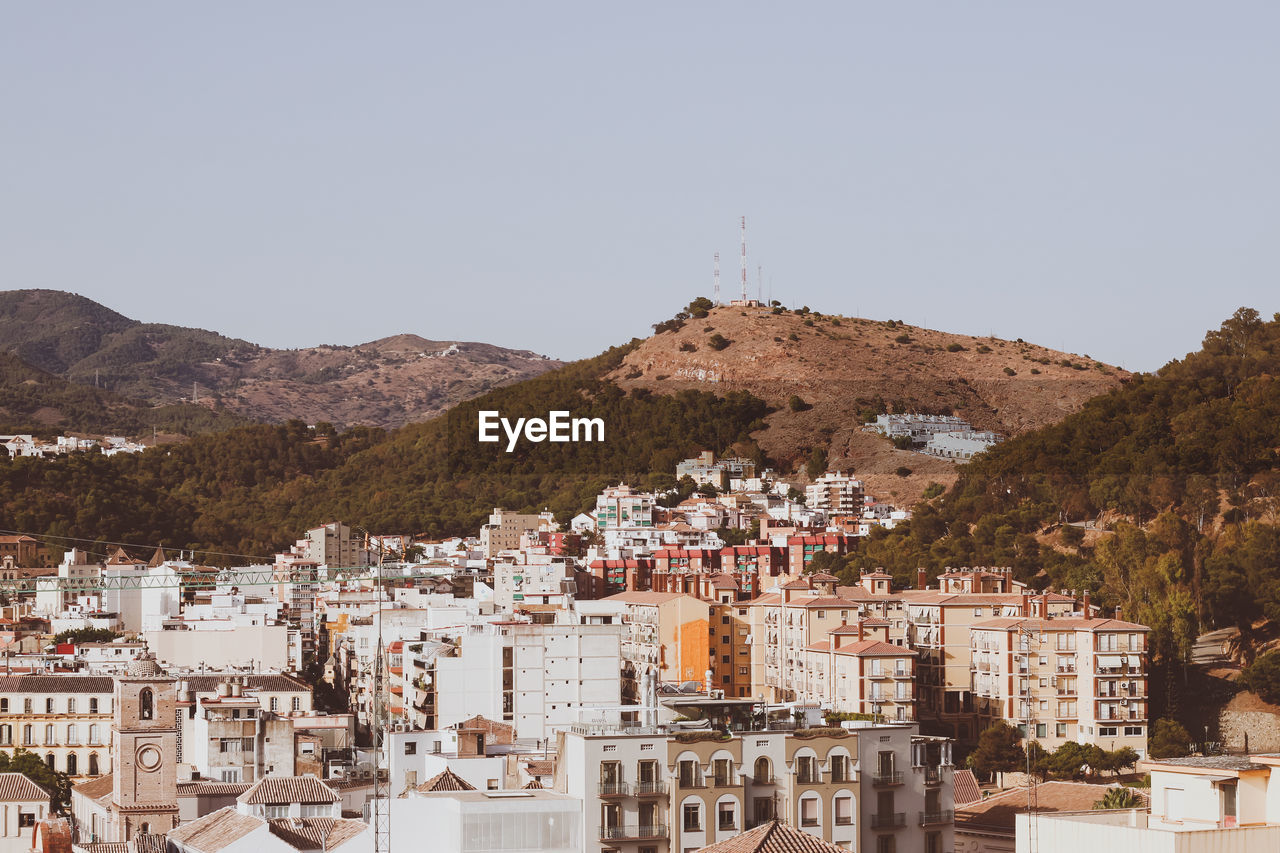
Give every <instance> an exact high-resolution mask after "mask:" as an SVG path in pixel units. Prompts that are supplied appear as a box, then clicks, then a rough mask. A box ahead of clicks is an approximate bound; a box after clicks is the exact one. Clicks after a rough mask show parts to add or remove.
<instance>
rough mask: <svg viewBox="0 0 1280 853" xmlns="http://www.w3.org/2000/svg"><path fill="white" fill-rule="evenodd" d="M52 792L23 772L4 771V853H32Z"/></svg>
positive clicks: (0, 790) (0, 833) (0, 843)
mask: <svg viewBox="0 0 1280 853" xmlns="http://www.w3.org/2000/svg"><path fill="white" fill-rule="evenodd" d="M48 811H49V792H48V791H46V790H45V789H44V788H41V787H40V786H39V785H37V784H36V783H35V782H32V781H31V780H30V779H28V778H27V777H26V776H24V775H22V774H21V773H0V853H29V851H30V850H32V849H33V848H32V843H31V842H32V835H33V833H34V832H35V826H36V823H37V822H39V821H41V820H44V817H45V815H46V814H47V813H48Z"/></svg>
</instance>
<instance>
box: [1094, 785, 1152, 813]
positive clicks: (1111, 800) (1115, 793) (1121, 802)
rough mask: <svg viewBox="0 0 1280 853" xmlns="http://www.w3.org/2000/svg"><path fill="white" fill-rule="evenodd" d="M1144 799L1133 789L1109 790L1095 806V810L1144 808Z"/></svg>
mask: <svg viewBox="0 0 1280 853" xmlns="http://www.w3.org/2000/svg"><path fill="white" fill-rule="evenodd" d="M1142 805H1143V803H1142V797H1140V796H1138V792H1137V791H1135V790H1133V789H1132V788H1119V787H1117V788H1108V789H1107V793H1106V794H1104V795H1103V797H1102V799H1101V800H1098V801H1097V802H1096V803H1094V804H1093V807H1094V808H1095V809H1137V808H1142Z"/></svg>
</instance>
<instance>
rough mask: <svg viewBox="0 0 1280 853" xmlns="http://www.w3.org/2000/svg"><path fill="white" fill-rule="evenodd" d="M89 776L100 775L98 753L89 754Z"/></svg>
mask: <svg viewBox="0 0 1280 853" xmlns="http://www.w3.org/2000/svg"><path fill="white" fill-rule="evenodd" d="M89 775H90V776H97V775H98V753H96V752H91V753H89Z"/></svg>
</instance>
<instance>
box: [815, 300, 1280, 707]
mask: <svg viewBox="0 0 1280 853" xmlns="http://www.w3.org/2000/svg"><path fill="white" fill-rule="evenodd" d="M1277 375H1280V316H1278V317H1277V318H1275V319H1272V320H1271V321H1263V320H1262V319H1261V318H1260V317H1259V316H1258V314H1257V312H1256V311H1253V310H1251V309H1241V310H1240V311H1238V312H1236V314H1235V315H1233V316H1232V317H1231V318H1229V319H1228V320H1227V321H1226V322H1224V323H1223V324H1222V326H1221V328H1219V329H1217V330H1214V331H1211V332H1209V334H1208V335H1206V336H1205V339H1204V345H1203V348H1202V349H1201V350H1200V351H1199V352H1196V353H1192V354H1190V355H1188V356H1187V357H1186V358H1184V359H1181V360H1178V361H1173V362H1170V363H1169V364H1168V365H1166V366H1165V367H1164V368H1162V369H1161V370H1159V371H1157V372H1156V373H1155V374H1154V375H1149V376H1138V377H1134V378H1133V380H1132V381H1131V382H1129V383H1127V384H1126V385H1125V386H1124V387H1122V388H1118V389H1116V390H1114V391H1112V392H1110V393H1108V394H1104V395H1101V396H1099V397H1097V398H1095V399H1093V400H1090V401H1089V402H1088V403H1087V404H1086V405H1085V406H1084V408H1083V409H1081V410H1080V411H1079V412H1077V413H1076V414H1074V415H1070V416H1069V417H1067V418H1065V419H1064V420H1063V421H1062V422H1061V423H1058V424H1055V425H1052V426H1048V427H1044V428H1042V429H1039V430H1034V431H1032V432H1029V433H1026V434H1024V435H1021V436H1018V437H1016V438H1013V439H1011V440H1009V441H1007V442H1005V443H1004V444H1001V445H998V446H997V447H995V448H993V449H992V450H990V451H988V452H987V453H985V454H983V455H982V456H980V457H978V458H976V459H974V461H972V462H971V463H969V464H968V465H965V466H963V467H962V468H961V469H960V478H959V481H958V482H957V483H956V485H955V486H954V487H953V488H952V489H951V490H950V491H948V492H947V493H946V494H944V495H942V496H941V497H939V498H937V499H936V500H934V501H932V502H931V503H930V504H928V505H922V506H920V507H918V508H917V512H916V514H915V517H914V519H913V520H912V521H911V522H910V523H909V524H908V525H905V526H903V527H899V528H897V529H895V530H893V531H891V532H884V531H878V532H877V533H876V534H875V535H873V536H872V537H869V539H868V540H866V541H865V542H863V543H862V546H861V547H860V548H859V549H858V551H857V552H856V553H854V554H852V555H850V556H849V557H848V559H847V560H846V561H844V563H843V565H842V566H831V567H830V568H833V569H837V570H843V571H845V572H847V573H853V572H855V571H856V570H857V569H858V568H861V567H869V566H876V565H879V566H884V567H886V568H887V569H889V570H890V571H892V572H893V573H894V574H895V576H896V577H897V578H898V579H899V580H900V582H903V583H906V582H909V580H910V578H911V575H912V573H913V572H914V571H915V569H916V567H917V566H927V567H932V568H941V567H944V566H947V565H955V566H958V565H1012V566H1014V567H1015V570H1016V573H1017V575H1018V577H1020V578H1021V579H1023V580H1027V581H1029V582H1031V583H1032V584H1034V585H1035V586H1037V587H1039V588H1046V587H1048V588H1053V589H1059V588H1069V589H1076V590H1083V589H1090V590H1092V591H1093V594H1094V600H1095V601H1096V602H1099V603H1101V604H1104V605H1105V606H1107V607H1116V606H1119V607H1120V608H1121V609H1122V612H1123V613H1124V614H1125V615H1126V618H1133V619H1135V620H1136V621H1139V622H1142V623H1144V624H1147V625H1150V626H1152V628H1153V629H1154V633H1153V642H1154V644H1155V650H1156V654H1157V658H1158V659H1159V660H1161V661H1164V662H1166V663H1169V664H1170V665H1171V668H1170V669H1169V670H1168V672H1167V675H1168V677H1169V678H1170V679H1172V680H1174V681H1176V680H1177V678H1176V673H1177V672H1178V671H1179V670H1178V666H1177V664H1178V662H1185V661H1186V660H1187V659H1188V658H1189V655H1190V651H1191V645H1192V643H1193V641H1194V638H1195V636H1196V635H1197V633H1198V632H1199V631H1200V630H1201V629H1204V628H1209V627H1220V626H1228V625H1235V626H1239V627H1240V628H1241V629H1242V631H1243V632H1244V635H1245V637H1246V639H1247V638H1248V637H1249V636H1250V635H1251V634H1252V633H1253V632H1255V631H1260V632H1264V633H1266V632H1269V631H1270V630H1271V629H1270V627H1269V626H1268V624H1267V623H1264V622H1261V621H1260V620H1273V621H1275V620H1280V527H1277V524H1278V523H1280V471H1278V470H1277V469H1278V463H1280V456H1278V453H1280V380H1278V379H1277ZM1170 701H1171V702H1173V703H1175V704H1176V701H1177V692H1176V691H1174V690H1172V687H1171V698H1170Z"/></svg>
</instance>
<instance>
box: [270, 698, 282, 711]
mask: <svg viewBox="0 0 1280 853" xmlns="http://www.w3.org/2000/svg"><path fill="white" fill-rule="evenodd" d="M271 710H273V711H279V710H280V697H279V696H272V697H271Z"/></svg>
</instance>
